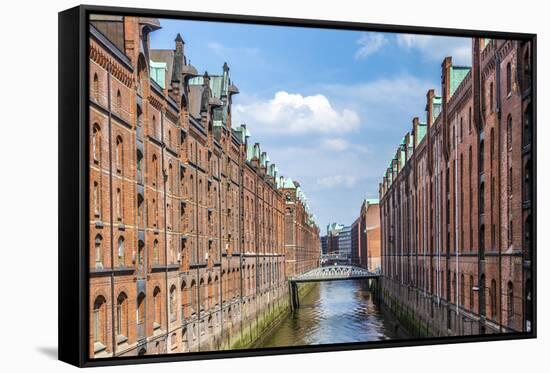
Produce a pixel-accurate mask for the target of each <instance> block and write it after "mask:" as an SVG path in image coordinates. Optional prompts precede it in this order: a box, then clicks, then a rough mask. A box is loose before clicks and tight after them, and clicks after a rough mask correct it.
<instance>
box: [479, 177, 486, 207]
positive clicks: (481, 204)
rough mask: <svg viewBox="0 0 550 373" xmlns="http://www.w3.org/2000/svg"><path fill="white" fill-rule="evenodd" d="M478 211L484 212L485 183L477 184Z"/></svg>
mask: <svg viewBox="0 0 550 373" xmlns="http://www.w3.org/2000/svg"><path fill="white" fill-rule="evenodd" d="M479 213H480V214H483V213H485V183H484V182H482V183H481V184H479Z"/></svg>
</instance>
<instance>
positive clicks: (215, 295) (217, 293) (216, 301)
mask: <svg viewBox="0 0 550 373" xmlns="http://www.w3.org/2000/svg"><path fill="white" fill-rule="evenodd" d="M213 286H214V291H213V294H214V305H215V306H217V305H218V304H219V303H220V302H219V291H218V290H219V286H220V284H219V280H218V276H216V277H214V284H213Z"/></svg>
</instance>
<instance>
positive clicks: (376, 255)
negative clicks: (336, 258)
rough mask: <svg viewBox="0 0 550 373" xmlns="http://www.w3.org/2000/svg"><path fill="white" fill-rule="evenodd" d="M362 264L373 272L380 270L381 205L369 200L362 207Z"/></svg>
mask: <svg viewBox="0 0 550 373" xmlns="http://www.w3.org/2000/svg"><path fill="white" fill-rule="evenodd" d="M360 219H361V236H360V237H361V238H362V239H361V240H360V244H361V248H360V252H361V256H360V263H361V264H362V265H363V266H365V267H367V268H368V269H369V270H371V271H378V270H380V256H381V253H380V205H379V203H378V199H377V198H369V199H366V200H365V201H364V202H363V205H362V206H361V216H360Z"/></svg>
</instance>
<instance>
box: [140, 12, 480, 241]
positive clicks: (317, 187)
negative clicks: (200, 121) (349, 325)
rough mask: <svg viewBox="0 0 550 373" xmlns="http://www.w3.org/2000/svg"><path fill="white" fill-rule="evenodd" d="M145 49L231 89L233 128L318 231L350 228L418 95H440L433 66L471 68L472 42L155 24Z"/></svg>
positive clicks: (421, 100) (416, 109)
mask: <svg viewBox="0 0 550 373" xmlns="http://www.w3.org/2000/svg"><path fill="white" fill-rule="evenodd" d="M161 26H162V29H160V30H157V31H155V32H154V33H152V34H151V47H152V48H154V49H173V48H174V39H175V37H176V35H177V33H178V32H179V33H180V34H181V35H182V37H183V39H184V40H185V42H186V44H185V52H186V55H187V58H188V59H190V60H191V63H192V64H193V65H194V66H195V67H196V68H197V69H198V70H199V71H200V72H204V71H205V70H206V71H208V72H209V73H210V74H220V73H221V71H222V65H223V63H224V62H225V61H226V62H227V63H228V65H229V67H230V76H231V79H232V81H233V82H234V84H235V85H237V86H238V87H239V90H240V94H238V95H236V96H234V103H233V124H234V125H238V124H240V123H243V122H244V123H246V124H247V127H248V129H249V130H250V132H251V134H252V137H251V139H250V140H251V141H253V142H259V143H260V144H261V149H262V151H266V152H267V153H268V154H269V157H270V159H271V161H272V162H274V163H276V164H277V165H278V168H279V171H280V173H281V174H282V175H285V176H289V177H291V178H292V179H293V180H298V181H299V182H300V183H301V185H302V188H303V190H304V192H305V194H306V195H307V198H308V201H309V204H310V207H311V209H312V211H313V212H314V213H315V214H316V216H317V219H318V222H319V225H320V227H321V231H322V232H324V231H325V228H326V225H327V224H328V223H330V222H333V221H335V222H339V223H342V224H351V223H352V222H353V220H355V219H356V218H357V216H358V214H359V209H360V207H361V203H362V201H363V199H364V198H373V197H374V198H376V197H378V183H379V182H380V180H381V178H382V174H383V172H384V170H385V169H386V167H387V164H388V162H389V160H390V159H391V158H392V156H393V154H394V153H395V150H396V146H397V145H398V143H399V142H400V141H401V138H402V137H403V135H404V134H405V133H406V132H407V131H409V130H410V128H411V122H412V118H413V117H415V116H419V117H420V118H421V119H423V118H424V115H425V114H424V107H425V102H426V101H425V100H426V91H427V90H428V89H429V88H435V89H436V92H438V93H439V87H440V80H441V78H440V76H441V62H442V60H443V58H444V57H445V56H453V63H454V64H456V65H470V53H471V52H470V49H471V41H470V39H467V38H457V37H437V36H424V35H406V34H391V33H374V32H358V31H341V30H323V29H308V28H298V27H282V26H257V25H244V24H231V23H217V22H202V21H181V20H161Z"/></svg>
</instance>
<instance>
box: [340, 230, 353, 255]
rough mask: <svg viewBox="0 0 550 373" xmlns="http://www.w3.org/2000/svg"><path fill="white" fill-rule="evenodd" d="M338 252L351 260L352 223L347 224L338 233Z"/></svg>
mask: <svg viewBox="0 0 550 373" xmlns="http://www.w3.org/2000/svg"><path fill="white" fill-rule="evenodd" d="M338 253H339V254H340V256H341V257H344V258H347V260H350V261H351V225H347V226H345V227H344V228H342V230H341V231H340V234H339V235H338Z"/></svg>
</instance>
